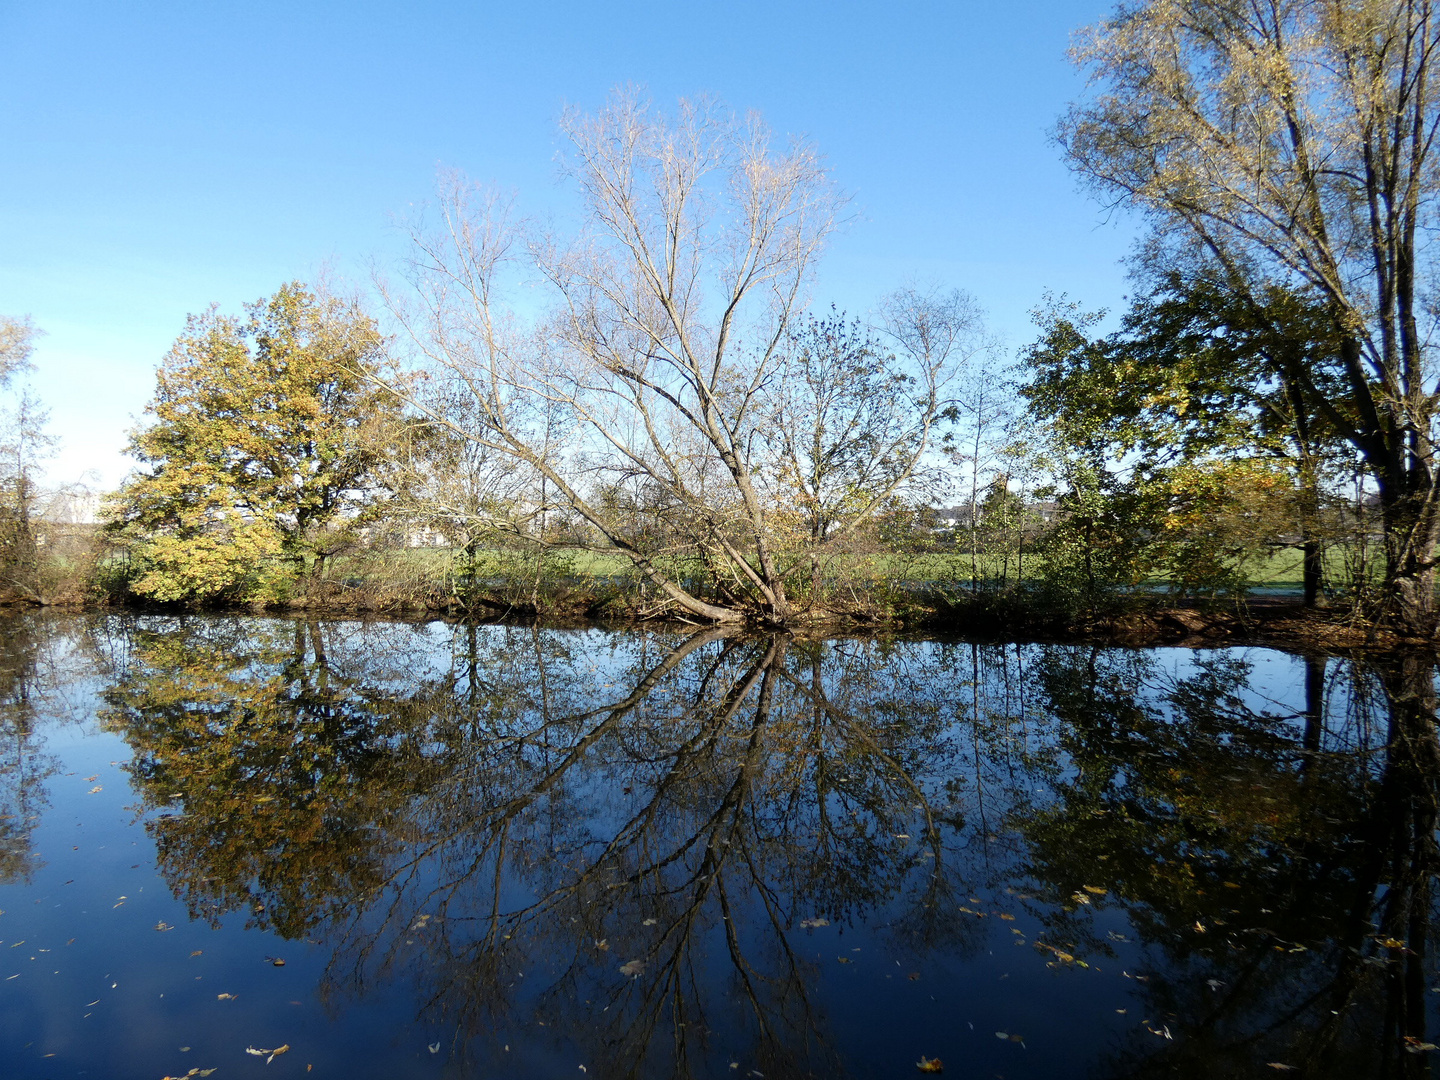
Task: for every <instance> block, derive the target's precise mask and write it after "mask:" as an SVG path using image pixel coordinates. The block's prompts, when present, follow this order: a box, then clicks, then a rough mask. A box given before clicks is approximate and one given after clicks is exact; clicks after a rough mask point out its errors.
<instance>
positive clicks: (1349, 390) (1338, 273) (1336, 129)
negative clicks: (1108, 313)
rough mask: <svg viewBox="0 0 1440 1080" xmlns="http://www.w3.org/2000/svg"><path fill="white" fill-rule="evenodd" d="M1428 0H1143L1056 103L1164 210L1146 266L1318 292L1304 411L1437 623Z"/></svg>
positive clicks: (1076, 144)
mask: <svg viewBox="0 0 1440 1080" xmlns="http://www.w3.org/2000/svg"><path fill="white" fill-rule="evenodd" d="M1435 15H1436V13H1435V12H1434V10H1433V4H1432V3H1431V2H1429V0H1278V2H1274V3H1267V4H1253V3H1249V2H1246V0H1139V2H1129V3H1123V4H1121V5H1119V6H1118V7H1117V8H1116V9H1115V11H1114V13H1113V14H1112V15H1111V16H1110V17H1109V18H1108V19H1106V20H1105V21H1103V22H1102V23H1100V24H1099V25H1098V26H1096V27H1093V28H1091V29H1090V30H1089V31H1087V32H1086V33H1085V34H1083V35H1082V37H1081V39H1080V42H1079V44H1078V45H1077V47H1076V50H1075V58H1076V60H1077V62H1078V63H1079V64H1080V65H1081V66H1082V67H1084V68H1085V69H1086V70H1087V71H1088V73H1089V74H1090V76H1091V86H1092V88H1093V90H1094V92H1093V93H1092V94H1091V95H1090V96H1089V97H1088V98H1087V99H1086V100H1084V101H1082V102H1080V103H1079V104H1077V105H1075V106H1074V107H1073V108H1072V109H1071V111H1070V112H1069V113H1068V114H1067V115H1066V116H1065V118H1064V119H1063V120H1062V122H1061V124H1060V127H1059V131H1058V138H1059V141H1060V143H1061V146H1062V147H1063V149H1064V151H1065V153H1066V155H1067V157H1068V159H1069V162H1070V164H1071V166H1072V167H1073V168H1074V169H1075V170H1076V171H1077V172H1078V173H1079V174H1080V175H1081V176H1082V177H1084V178H1085V179H1087V180H1088V181H1089V182H1091V183H1092V184H1093V185H1094V187H1095V189H1096V191H1097V194H1099V195H1100V196H1101V197H1102V198H1103V199H1105V200H1106V202H1108V203H1111V204H1112V205H1114V204H1120V205H1126V206H1130V207H1133V208H1135V209H1137V210H1139V211H1140V212H1142V213H1143V214H1145V215H1146V216H1147V217H1148V218H1149V220H1150V221H1151V223H1152V224H1153V226H1154V233H1153V239H1152V243H1151V245H1150V247H1149V250H1148V251H1147V253H1146V254H1147V258H1148V259H1149V261H1150V262H1151V264H1152V265H1157V264H1158V265H1164V264H1165V263H1166V262H1171V263H1174V262H1175V261H1176V260H1179V261H1180V262H1181V263H1184V264H1186V265H1190V266H1193V265H1196V264H1203V265H1205V266H1207V267H1208V268H1209V270H1211V271H1213V272H1214V273H1215V274H1216V276H1217V280H1219V281H1221V282H1222V283H1223V284H1224V286H1225V288H1226V289H1228V290H1229V291H1230V292H1231V293H1232V294H1233V296H1234V298H1235V299H1236V301H1237V302H1241V303H1248V304H1250V305H1251V306H1252V307H1253V308H1255V309H1257V310H1258V309H1262V308H1263V307H1264V306H1265V304H1266V301H1267V296H1268V294H1269V293H1270V291H1271V290H1272V289H1274V288H1275V287H1277V286H1278V287H1283V288H1287V289H1291V290H1293V291H1295V292H1298V293H1300V294H1303V295H1304V296H1305V298H1306V300H1307V302H1308V303H1312V304H1316V305H1319V309H1320V310H1321V311H1323V313H1324V316H1325V319H1326V321H1327V322H1328V323H1329V328H1328V332H1327V335H1326V336H1327V337H1330V338H1332V339H1333V340H1334V343H1335V349H1334V351H1333V353H1332V354H1331V356H1332V357H1333V361H1334V365H1333V370H1334V372H1335V373H1337V374H1338V376H1339V378H1338V379H1330V378H1328V377H1327V376H1328V370H1329V369H1325V372H1324V373H1322V371H1321V370H1319V369H1317V368H1316V367H1315V366H1314V365H1313V364H1311V363H1308V362H1306V363H1301V364H1299V365H1297V366H1296V367H1295V368H1294V370H1293V372H1292V375H1293V378H1294V389H1295V392H1296V393H1297V394H1299V395H1300V396H1301V397H1302V398H1303V399H1304V401H1305V402H1306V407H1307V409H1309V410H1311V411H1313V412H1314V413H1315V414H1316V415H1318V416H1321V417H1323V418H1324V420H1325V422H1326V423H1327V424H1329V425H1330V426H1331V427H1333V429H1334V430H1335V431H1336V432H1337V433H1338V434H1340V435H1341V436H1342V437H1343V438H1345V439H1346V440H1348V441H1349V442H1350V444H1351V445H1352V446H1353V447H1354V448H1355V450H1356V451H1357V452H1358V453H1359V454H1360V455H1361V456H1362V457H1363V459H1364V461H1365V463H1366V466H1367V468H1368V469H1369V471H1370V474H1371V476H1372V477H1373V479H1374V482H1375V485H1376V487H1377V489H1378V492H1379V496H1380V502H1381V508H1382V511H1383V516H1384V525H1385V539H1386V563H1387V567H1386V570H1387V573H1386V590H1385V592H1386V596H1387V597H1388V605H1389V611H1390V613H1391V614H1392V615H1393V616H1394V617H1395V618H1396V620H1397V621H1398V622H1400V623H1402V624H1404V625H1406V626H1409V627H1411V628H1414V629H1422V630H1427V631H1428V630H1430V629H1432V628H1433V622H1434V619H1433V613H1434V582H1435V549H1436V542H1437V537H1440V502H1437V474H1436V467H1437V460H1436V455H1435V447H1434V437H1435V424H1436V418H1437V405H1440V385H1437V384H1436V382H1435V374H1434V371H1433V370H1432V368H1433V365H1432V363H1431V361H1430V358H1429V346H1428V344H1427V342H1428V339H1429V334H1430V329H1431V327H1432V325H1433V314H1432V313H1431V311H1430V310H1429V308H1428V306H1427V303H1426V301H1425V296H1426V295H1427V293H1428V292H1429V291H1430V290H1431V288H1432V287H1433V284H1434V281H1435V269H1436V266H1435V263H1434V257H1433V254H1432V251H1433V247H1432V246H1431V245H1428V244H1426V243H1425V241H1424V238H1425V237H1426V236H1427V235H1429V234H1430V233H1431V232H1432V231H1433V230H1434V228H1435V227H1436V226H1437V225H1440V217H1437V202H1436V200H1435V199H1434V197H1433V192H1434V190H1435V180H1436V168H1437V160H1436V154H1435V136H1436V133H1437V127H1440V108H1437V101H1436V97H1435V85H1436V80H1435V75H1436V71H1435V65H1436V63H1437V46H1440V20H1437V19H1436V17H1435Z"/></svg>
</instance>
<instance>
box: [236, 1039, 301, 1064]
mask: <svg viewBox="0 0 1440 1080" xmlns="http://www.w3.org/2000/svg"><path fill="white" fill-rule="evenodd" d="M289 1051H290V1044H289V1043H286V1044H285V1045H284V1046H277V1047H276V1048H275V1049H274V1050H256V1049H255V1047H253V1046H247V1047H246V1048H245V1052H246V1053H247V1054H254V1055H255V1056H256V1057H263V1058H265V1064H266V1065H269V1064H270V1062H272V1061H274V1060H275V1059H276V1058H277V1057H279V1056H280V1055H281V1054H285V1053H288V1052H289ZM267 1054H268V1055H269V1056H268V1057H266V1055H267Z"/></svg>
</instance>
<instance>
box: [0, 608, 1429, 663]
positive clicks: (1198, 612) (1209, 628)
mask: <svg viewBox="0 0 1440 1080" xmlns="http://www.w3.org/2000/svg"><path fill="white" fill-rule="evenodd" d="M617 608H618V610H617ZM36 610H50V611H65V612H74V613H91V612H133V613H136V614H171V615H180V614H215V615H254V616H260V617H263V616H273V617H278V618H311V619H315V618H323V619H359V620H363V621H367V622H368V621H382V622H419V621H432V620H437V619H439V620H443V621H446V622H455V623H465V622H474V623H476V624H480V625H493V624H511V625H538V626H542V627H548V628H555V629H583V628H586V627H604V628H607V629H620V628H625V627H631V628H637V629H638V628H642V627H643V628H652V629H653V628H663V629H672V630H675V631H677V632H684V631H693V630H699V629H703V628H706V627H707V626H709V625H710V624H700V623H696V622H692V621H689V620H685V619H678V618H674V617H671V616H668V615H663V614H662V615H645V614H638V613H636V612H634V611H627V610H624V609H623V608H620V606H619V605H612V604H607V603H604V602H600V603H587V604H569V605H561V606H559V607H558V609H557V608H551V609H549V610H542V611H536V610H535V609H533V608H530V607H528V606H519V605H511V606H509V607H503V606H501V605H499V604H472V605H468V606H467V605H463V604H460V603H458V602H449V603H441V602H430V603H419V602H415V601H410V602H392V603H386V604H366V603H353V602H340V603H336V602H333V601H332V600H328V599H327V600H313V601H301V602H292V603H288V604H283V605H270V606H259V605H213V606H206V607H195V606H187V605H178V604H134V603H127V604H113V603H109V604H106V603H77V602H62V603H54V604H40V603H36V602H34V601H31V600H19V599H16V600H10V601H9V602H0V613H18V612H22V611H36ZM1006 614H1007V615H1012V616H1013V615H1014V614H1016V613H1015V612H1013V611H1012V612H1007V613H1006ZM734 632H736V633H745V632H751V633H775V632H783V633H788V634H791V635H792V636H795V637H799V638H813V637H856V636H865V637H895V636H904V637H914V636H935V637H942V638H963V639H965V640H971V641H986V642H996V643H999V642H1042V643H1052V644H1067V643H1069V644H1086V643H1091V644H1097V645H1116V646H1122V647H1132V648H1140V647H1147V646H1178V647H1182V648H1213V647H1217V646H1225V645H1241V646H1243V645H1254V646H1262V647H1266V648H1275V649H1281V650H1284V651H1286V652H1296V653H1326V654H1347V655H1352V654H1353V655H1373V654H1375V653H1394V652H1403V653H1417V652H1421V653H1432V654H1433V653H1435V652H1437V650H1440V642H1437V641H1435V640H1426V639H1423V638H1418V637H1413V636H1407V635H1402V634H1398V633H1396V632H1394V631H1393V630H1390V629H1387V628H1385V627H1383V626H1376V625H1374V624H1371V623H1366V622H1363V621H1359V620H1355V619H1344V618H1340V617H1337V616H1336V614H1335V613H1332V612H1330V611H1328V610H1325V609H1316V608H1306V607H1304V606H1303V605H1302V604H1301V603H1300V601H1299V600H1290V599H1288V598H1276V597H1257V598H1253V599H1251V600H1250V601H1248V602H1247V603H1244V604H1241V605H1227V606H1226V607H1224V608H1218V607H1215V606H1213V605H1212V606H1209V607H1203V606H1200V605H1193V604H1181V605H1177V606H1174V607H1144V608H1136V609H1132V610H1128V611H1120V612H1117V613H1114V614H1107V615H1101V616H1096V617H1092V618H1081V619H1071V620H1062V619H1057V618H1053V617H1044V616H1043V615H1042V614H1041V613H1038V612H1024V613H1021V617H1020V618H1014V617H1010V618H1007V617H1004V616H1001V615H996V614H995V613H991V612H984V611H981V612H975V611H946V612H937V611H934V610H927V609H926V608H924V607H921V606H918V605H917V607H915V608H914V609H912V610H909V611H904V612H895V611H891V612H886V613H884V614H881V613H872V612H858V613H857V612H839V613H827V614H826V615H825V616H823V617H817V618H808V619H805V618H802V619H801V620H799V621H797V622H795V623H793V624H790V625H787V626H774V625H766V624H760V623H754V624H738V625H737V626H735V628H734Z"/></svg>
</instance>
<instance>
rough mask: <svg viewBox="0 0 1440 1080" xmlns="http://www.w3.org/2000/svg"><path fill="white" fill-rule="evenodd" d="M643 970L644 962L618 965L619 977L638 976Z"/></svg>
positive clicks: (627, 962)
mask: <svg viewBox="0 0 1440 1080" xmlns="http://www.w3.org/2000/svg"><path fill="white" fill-rule="evenodd" d="M644 970H645V961H644V960H627V961H626V962H625V963H623V964H621V965H620V974H621V975H639V974H640V973H641V972H642V971H644Z"/></svg>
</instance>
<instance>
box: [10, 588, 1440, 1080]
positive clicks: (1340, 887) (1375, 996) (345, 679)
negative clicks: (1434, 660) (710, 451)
mask: <svg viewBox="0 0 1440 1080" xmlns="http://www.w3.org/2000/svg"><path fill="white" fill-rule="evenodd" d="M0 710H3V712H0V814H3V815H5V816H4V817H3V818H0V909H3V911H4V914H3V915H0V1061H5V1062H7V1063H8V1064H7V1066H6V1070H5V1073H6V1075H13V1076H17V1077H70V1076H80V1075H84V1076H91V1077H113V1078H128V1077H135V1078H146V1080H158V1078H160V1077H162V1076H174V1077H178V1076H185V1075H186V1074H187V1073H190V1071H191V1070H202V1072H199V1073H195V1074H194V1075H204V1073H203V1070H208V1069H215V1070H218V1071H217V1073H216V1076H217V1078H218V1080H228V1078H230V1077H240V1076H255V1077H261V1076H264V1077H269V1078H280V1077H284V1076H296V1077H298V1076H302V1075H309V1076H317V1077H324V1076H330V1077H365V1076H377V1077H380V1076H384V1077H445V1076H507V1077H527V1076H536V1077H539V1076H545V1077H555V1076H588V1077H611V1076H615V1077H619V1076H647V1077H648V1076H653V1077H665V1076H672V1075H681V1076H697V1077H700V1076H705V1077H734V1076H738V1077H745V1076H751V1075H755V1074H757V1073H758V1074H762V1075H763V1076H765V1077H768V1078H772V1080H774V1078H777V1077H792V1076H793V1077H798V1076H809V1075H814V1076H853V1077H872V1076H874V1077H878V1076H903V1075H912V1074H913V1075H922V1074H921V1073H920V1072H919V1070H917V1068H916V1064H917V1062H919V1061H920V1060H921V1059H922V1058H924V1059H927V1060H928V1059H934V1058H939V1059H941V1060H942V1061H943V1062H944V1069H945V1073H946V1074H948V1075H952V1076H955V1075H958V1076H962V1077H992V1076H1002V1077H1005V1078H1006V1080H1017V1078H1021V1077H1032V1076H1033V1077H1055V1076H1079V1075H1086V1076H1097V1077H1149V1076H1196V1077H1200V1076H1205V1077H1216V1076H1255V1075H1268V1074H1270V1073H1271V1069H1270V1068H1268V1066H1271V1065H1274V1066H1276V1068H1275V1070H1274V1071H1275V1073H1276V1074H1280V1075H1283V1074H1284V1072H1285V1071H1286V1070H1284V1069H1280V1068H1278V1066H1290V1067H1293V1068H1294V1069H1296V1070H1301V1071H1302V1072H1301V1074H1302V1075H1305V1076H1326V1077H1337V1078H1338V1077H1347V1078H1348V1077H1360V1076H1372V1075H1374V1076H1379V1075H1396V1076H1407V1075H1414V1076H1419V1075H1428V1073H1427V1072H1426V1070H1427V1069H1428V1068H1429V1065H1430V1061H1431V1059H1432V1057H1433V1052H1432V1051H1431V1050H1430V1049H1429V1048H1428V1046H1429V1040H1430V1039H1431V1038H1432V1037H1433V1035H1434V1032H1435V1019H1436V1018H1435V1016H1434V1012H1435V1008H1436V1005H1437V1003H1440V992H1436V991H1433V990H1432V989H1431V988H1432V987H1436V986H1440V979H1437V976H1436V973H1435V964H1434V961H1433V959H1432V957H1431V950H1430V949H1429V946H1428V937H1429V929H1430V926H1431V924H1432V922H1433V921H1434V914H1435V903H1434V894H1433V887H1432V883H1433V880H1434V874H1435V870H1436V866H1437V859H1436V847H1435V824H1436V821H1435V815H1436V793H1437V779H1440V756H1437V744H1436V731H1435V726H1434V710H1435V694H1434V671H1433V667H1432V666H1431V665H1429V664H1427V663H1423V662H1420V661H1417V660H1413V659H1401V658H1395V659H1392V660H1387V661H1386V662H1384V663H1382V664H1379V665H1370V666H1366V665H1362V664H1359V663H1357V662H1354V661H1350V660H1346V659H1339V658H1330V659H1328V660H1326V659H1319V658H1310V659H1305V658H1300V657H1293V656H1288V655H1285V654H1281V653H1276V652H1271V651H1266V650H1258V649H1249V650H1244V649H1236V650H1217V651H1209V652H1190V651H1185V650H1176V649H1170V650H1150V651H1138V650H1122V649H1112V648H1099V647H1092V646H1075V645H1063V646H1061V645H1022V646H1016V645H1009V646H1000V645H983V646H977V645H972V644H968V643H958V642H935V641H912V640H900V641H884V642H881V641H876V640H871V639H837V640H830V641H825V642H807V641H797V640H790V639H786V638H781V637H774V638H768V637H760V638H739V637H723V636H720V635H718V634H714V633H702V634H699V635H697V636H694V637H685V636H683V635H679V634H671V633H658V632H633V631H618V632H604V631H599V630H591V631H545V630H536V629H533V628H528V627H493V626H487V627H478V628H472V627H454V626H448V625H441V624H431V625H428V626H417V625H409V624H395V623H370V624H362V623H345V622H311V623H306V622H303V621H288V620H256V619H226V618H188V619H162V618H139V619H136V618H129V617H104V618H88V619H87V618H78V617H75V618H71V617H45V616H29V615H27V616H21V617H11V618H8V619H6V620H4V621H3V622H0ZM276 961H281V963H279V964H277V963H276ZM1437 1041H1440V1040H1437ZM280 1047H288V1050H286V1051H285V1052H284V1053H282V1054H280V1055H279V1056H276V1057H274V1058H273V1060H271V1061H270V1062H269V1063H268V1064H267V1058H268V1057H269V1052H270V1051H274V1050H276V1049H278V1048H280ZM249 1050H264V1051H266V1052H267V1053H266V1054H264V1055H257V1054H252V1053H249V1052H248V1051H249ZM582 1066H583V1071H582Z"/></svg>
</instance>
